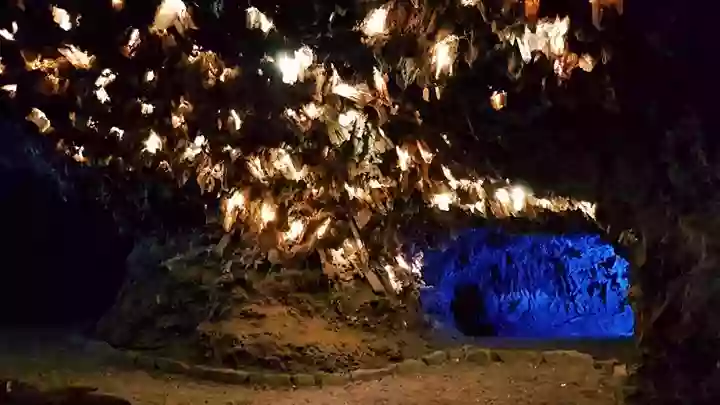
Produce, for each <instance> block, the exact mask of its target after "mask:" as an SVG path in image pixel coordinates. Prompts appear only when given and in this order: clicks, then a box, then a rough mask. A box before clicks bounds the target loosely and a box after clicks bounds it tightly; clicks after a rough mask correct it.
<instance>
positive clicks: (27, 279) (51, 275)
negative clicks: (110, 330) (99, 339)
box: [0, 167, 132, 327]
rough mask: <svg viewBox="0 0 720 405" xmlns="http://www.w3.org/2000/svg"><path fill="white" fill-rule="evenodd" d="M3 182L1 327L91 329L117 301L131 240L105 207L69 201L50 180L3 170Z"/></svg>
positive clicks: (30, 172)
mask: <svg viewBox="0 0 720 405" xmlns="http://www.w3.org/2000/svg"><path fill="white" fill-rule="evenodd" d="M0 179H1V181H2V185H3V187H2V190H0V204H1V205H2V206H1V207H0V216H1V220H2V224H3V229H2V232H3V234H4V235H5V236H4V238H3V243H2V244H0V257H2V259H3V269H2V279H1V280H0V326H3V327H17V326H33V327H45V326H67V325H84V324H89V323H92V322H93V321H95V320H96V319H97V318H99V317H100V316H101V315H102V314H103V313H104V312H105V311H106V310H107V309H108V308H109V307H110V305H112V303H113V301H114V300H115V297H116V295H117V293H118V291H119V289H120V286H121V284H122V281H123V278H124V277H125V258H126V257H127V255H128V253H129V250H130V248H131V246H132V243H131V240H129V238H127V237H122V236H121V235H120V234H119V231H118V229H117V226H116V225H115V223H114V220H113V217H112V214H111V213H109V212H107V211H105V210H104V209H103V208H102V207H101V205H100V203H99V202H97V201H95V200H93V199H88V198H81V197H80V196H79V195H70V196H63V193H62V192H61V191H60V190H59V187H58V180H57V179H54V178H53V177H52V176H48V175H42V174H39V173H36V172H34V171H33V170H30V169H25V168H17V167H5V168H2V170H0ZM71 194H82V193H71Z"/></svg>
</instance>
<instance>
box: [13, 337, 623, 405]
mask: <svg viewBox="0 0 720 405" xmlns="http://www.w3.org/2000/svg"><path fill="white" fill-rule="evenodd" d="M18 339H19V340H18ZM2 340H3V342H0V343H2V349H0V380H2V379H4V378H5V379H7V378H12V379H19V380H21V381H24V382H27V383H30V384H33V385H37V386H38V387H40V388H43V389H57V388H63V387H68V386H74V387H92V388H97V390H98V392H101V393H104V394H107V395H111V396H112V397H114V399H115V401H116V402H108V401H104V402H101V401H95V402H71V403H73V404H76V403H77V404H80V403H88V404H89V403H92V404H98V405H99V404H103V405H109V404H114V403H118V404H119V403H125V404H127V403H130V404H133V405H181V404H184V405H194V404H207V405H215V404H217V405H228V404H236V405H239V404H248V405H249V404H258V405H260V404H263V405H264V404H270V403H272V404H277V405H291V404H315V405H325V404H327V405H330V404H332V405H343V404H360V405H364V404H367V405H371V404H372V405H376V404H387V405H390V404H398V405H400V404H408V405H409V404H413V405H430V404H448V405H452V404H457V405H464V404H495V405H505V404H507V405H510V404H537V405H540V404H552V405H563V404H567V405H570V404H574V405H585V404H587V405H591V404H592V405H604V404H608V405H609V404H613V403H614V401H613V391H614V388H613V386H612V383H611V382H610V381H609V380H608V379H606V378H604V377H602V376H601V374H600V372H599V371H597V370H594V369H592V368H591V367H586V366H581V365H577V366H575V365H571V366H569V367H567V368H564V369H554V368H553V367H551V366H549V365H541V366H537V367H536V366H532V365H529V364H515V365H507V364H501V363H496V364H492V365H489V366H482V367H481V366H472V365H467V364H448V365H444V366H441V367H434V368H428V369H427V370H425V371H424V372H423V373H422V375H419V376H392V377H387V378H385V379H383V380H380V381H374V382H366V383H353V384H349V385H347V386H345V387H328V388H322V389H319V388H308V389H298V390H289V389H287V390H254V389H251V388H245V387H235V386H224V385H217V384H207V383H201V382H198V381H192V380H190V379H187V378H185V377H179V376H168V375H159V374H158V375H152V374H148V373H145V372H142V371H132V370H121V369H116V368H113V367H110V366H107V365H105V364H106V363H104V360H103V358H102V355H101V353H102V352H103V348H102V347H98V346H97V345H90V344H88V343H86V342H84V341H82V340H81V339H74V338H70V339H68V338H67V337H63V338H62V339H60V338H56V337H53V336H47V337H46V338H44V339H42V342H41V341H40V340H38V341H37V342H36V343H34V344H28V342H29V341H30V339H23V338H22V336H21V337H19V338H18V337H14V338H11V339H2ZM6 340H11V341H9V342H8V341H6ZM50 341H52V342H55V343H49V342H50ZM18 342H21V343H18ZM120 399H123V400H125V401H127V402H124V401H122V400H120ZM0 402H2V401H0ZM36 403H37V404H39V403H41V402H33V404H36ZM23 405H25V404H24V403H23Z"/></svg>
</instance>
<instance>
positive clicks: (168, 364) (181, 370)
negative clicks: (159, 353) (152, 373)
mask: <svg viewBox="0 0 720 405" xmlns="http://www.w3.org/2000/svg"><path fill="white" fill-rule="evenodd" d="M155 367H156V368H157V369H158V370H162V371H165V372H168V373H173V374H187V373H188V372H189V371H190V366H189V365H187V364H186V363H183V362H182V361H179V360H173V359H167V358H163V357H158V358H156V359H155Z"/></svg>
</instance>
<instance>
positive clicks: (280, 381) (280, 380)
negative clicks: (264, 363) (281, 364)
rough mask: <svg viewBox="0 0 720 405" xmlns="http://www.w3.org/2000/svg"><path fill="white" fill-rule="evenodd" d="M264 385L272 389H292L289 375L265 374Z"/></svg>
mask: <svg viewBox="0 0 720 405" xmlns="http://www.w3.org/2000/svg"><path fill="white" fill-rule="evenodd" d="M263 380H264V385H266V386H268V387H273V388H280V387H292V386H293V381H292V376H291V375H290V374H285V373H265V374H264V375H263Z"/></svg>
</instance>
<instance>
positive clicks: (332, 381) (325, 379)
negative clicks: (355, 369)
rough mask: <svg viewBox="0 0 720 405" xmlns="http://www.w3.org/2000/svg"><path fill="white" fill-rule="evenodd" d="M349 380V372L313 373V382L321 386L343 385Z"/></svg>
mask: <svg viewBox="0 0 720 405" xmlns="http://www.w3.org/2000/svg"><path fill="white" fill-rule="evenodd" d="M348 382H350V375H349V374H330V373H318V374H316V375H315V383H316V384H317V385H319V386H321V387H325V386H329V385H345V384H347V383H348Z"/></svg>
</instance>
